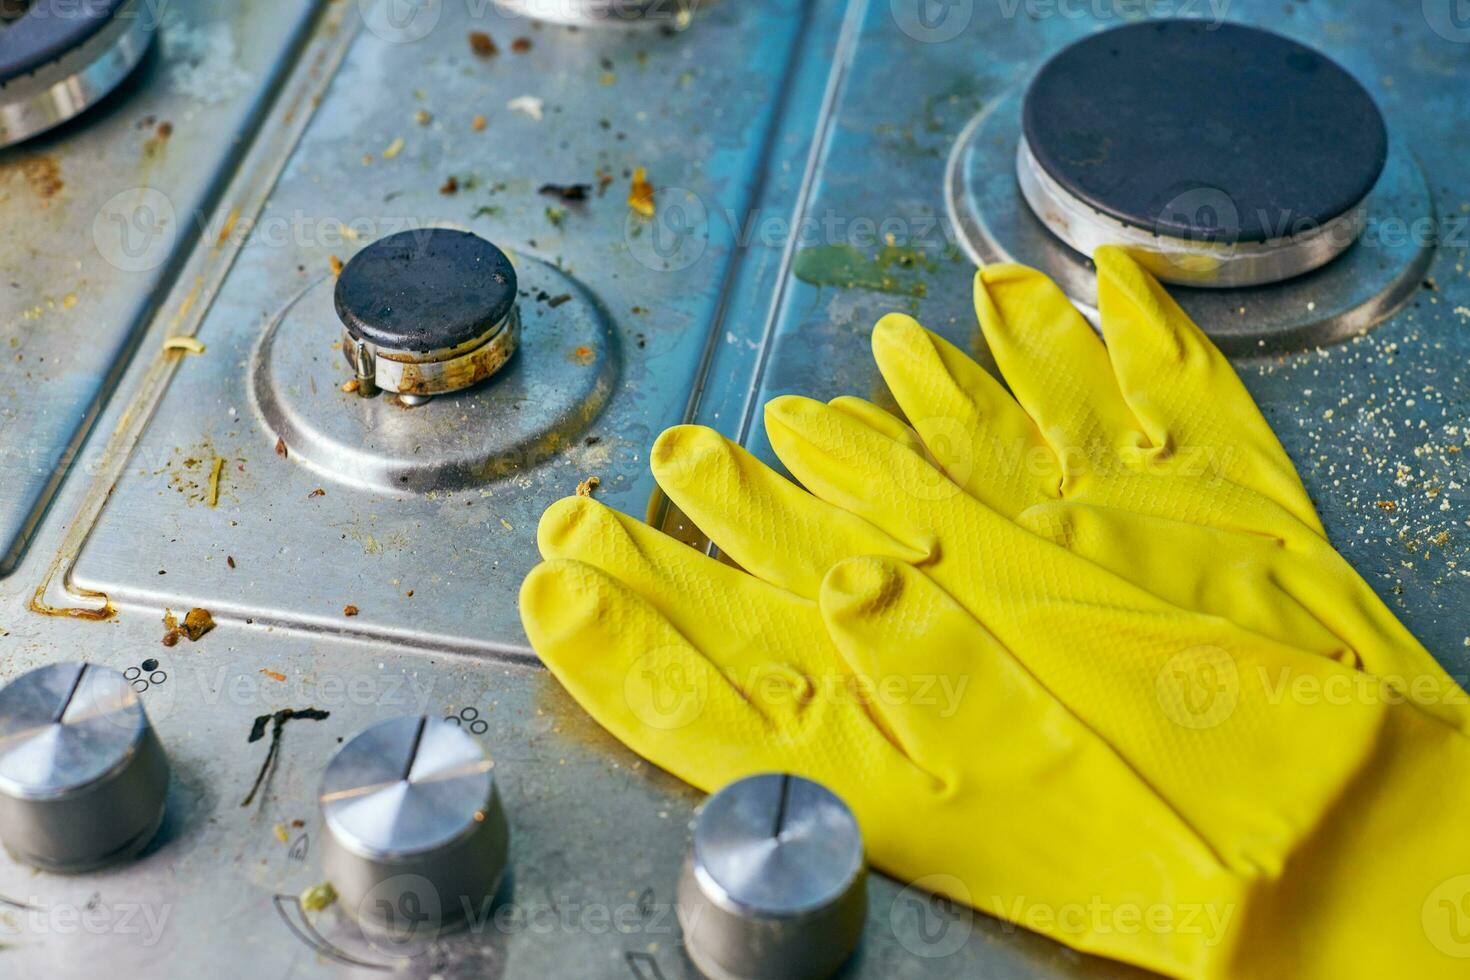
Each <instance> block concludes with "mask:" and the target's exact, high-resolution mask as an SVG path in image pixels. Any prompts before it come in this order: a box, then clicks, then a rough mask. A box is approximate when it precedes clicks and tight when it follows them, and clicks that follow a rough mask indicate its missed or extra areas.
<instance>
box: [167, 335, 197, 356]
mask: <svg viewBox="0 0 1470 980" xmlns="http://www.w3.org/2000/svg"><path fill="white" fill-rule="evenodd" d="M163 349H164V350H181V351H183V352H184V353H186V354H203V353H204V350H205V347H204V344H203V343H202V342H201V341H200V340H199V339H198V338H197V337H169V338H168V339H167V340H165V341H164V342H163Z"/></svg>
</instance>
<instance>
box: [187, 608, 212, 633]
mask: <svg viewBox="0 0 1470 980" xmlns="http://www.w3.org/2000/svg"><path fill="white" fill-rule="evenodd" d="M182 628H183V631H184V635H185V636H187V637H188V638H189V639H190V640H191V641H197V640H198V639H199V638H200V637H202V636H203V635H204V634H205V633H208V632H209V631H210V630H212V629H214V617H213V616H211V615H210V614H209V610H208V609H200V608H199V607H198V606H196V607H194V608H193V609H190V610H189V611H188V613H186V614H185V615H184V625H183V627H182Z"/></svg>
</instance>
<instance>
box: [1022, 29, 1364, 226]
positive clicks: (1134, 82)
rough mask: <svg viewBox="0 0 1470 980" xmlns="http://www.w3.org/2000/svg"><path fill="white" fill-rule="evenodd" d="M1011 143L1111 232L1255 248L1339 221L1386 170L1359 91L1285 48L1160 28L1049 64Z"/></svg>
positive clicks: (1277, 39)
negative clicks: (1019, 136) (1123, 228)
mask: <svg viewBox="0 0 1470 980" xmlns="http://www.w3.org/2000/svg"><path fill="white" fill-rule="evenodd" d="M1022 129H1023V132H1024V135H1025V139H1026V142H1027V144H1028V145H1029V147H1030V150H1031V152H1032V154H1033V155H1034V156H1035V158H1036V160H1037V162H1038V163H1039V164H1040V166H1041V168H1042V170H1043V171H1045V173H1046V174H1047V175H1048V176H1050V177H1051V178H1052V179H1053V180H1055V181H1056V182H1057V184H1058V185H1060V186H1061V188H1062V189H1063V190H1065V191H1067V192H1069V193H1070V194H1071V195H1072V196H1074V197H1076V198H1079V199H1081V200H1082V201H1084V202H1085V203H1087V204H1088V205H1090V206H1092V207H1094V208H1096V209H1097V210H1098V211H1100V212H1102V213H1104V214H1106V215H1109V216H1111V217H1113V218H1116V219H1118V220H1119V221H1122V222H1125V223H1127V224H1130V225H1134V226H1136V227H1140V228H1144V229H1148V230H1150V231H1153V232H1155V233H1157V234H1161V235H1169V236H1175V237H1180V238H1186V239H1194V240H1200V239H1220V238H1228V239H1230V240H1233V241H1239V242H1262V241H1268V240H1272V239H1280V238H1283V237H1287V236H1291V235H1294V234H1298V233H1300V232H1302V231H1305V230H1308V229H1311V228H1314V227H1317V226H1320V225H1322V224H1324V223H1326V222H1328V221H1331V220H1332V219H1333V218H1337V217H1339V216H1341V215H1343V214H1344V213H1346V212H1348V211H1350V210H1351V209H1352V208H1353V207H1354V206H1355V205H1357V204H1359V203H1360V202H1361V201H1362V200H1363V199H1364V198H1365V197H1366V196H1367V194H1368V192H1369V191H1370V190H1371V189H1372V187H1373V185H1374V183H1375V182H1376V181H1377V180H1378V176H1379V174H1380V173H1381V172H1382V170H1383V164H1384V160H1385V158H1386V157H1387V153H1388V136H1387V132H1386V130H1385V128H1384V124H1383V117H1382V115H1381V114H1380V113H1379V111H1378V107H1377V106H1376V105H1374V103H1373V99H1372V98H1371V97H1370V96H1369V95H1368V92H1367V91H1366V90H1365V89H1364V88H1363V86H1362V85H1360V84H1359V83H1358V82H1357V80H1355V79H1354V78H1353V77H1352V76H1351V75H1349V74H1348V73H1347V72H1346V71H1344V70H1343V69H1342V68H1341V67H1339V66H1338V65H1337V64H1335V63H1334V62H1332V61H1331V60H1329V59H1328V58H1326V57H1325V56H1323V55H1322V54H1319V53H1318V52H1316V51H1313V50H1312V49H1311V48H1308V47H1305V46H1303V45H1301V44H1298V43H1296V42H1295V41H1292V40H1289V39H1287V38H1284V37H1281V36H1280V35H1277V34H1271V33H1269V32H1267V31H1262V30H1257V29H1255V28H1251V27H1243V26H1240V25H1236V24H1218V23H1210V22H1206V21H1196V20H1161V21H1149V22H1146V23H1139V24H1131V25H1129V26H1127V27H1120V28H1117V29H1115V30H1110V31H1105V32H1102V33H1100V34H1095V35H1093V36H1091V37H1088V38H1085V39H1084V40H1082V41H1078V42H1077V43H1075V44H1073V45H1071V46H1070V47H1068V48H1066V49H1064V50H1063V51H1061V52H1060V53H1058V54H1057V55H1056V56H1055V57H1053V58H1052V59H1051V60H1050V61H1049V62H1047V63H1046V65H1045V66H1043V67H1042V69H1041V71H1040V73H1039V74H1038V75H1037V76H1036V78H1035V80H1034V81H1033V82H1032V83H1031V87H1030V89H1029V90H1028V91H1027V93H1026V99H1025V106H1024V109H1023V112H1022Z"/></svg>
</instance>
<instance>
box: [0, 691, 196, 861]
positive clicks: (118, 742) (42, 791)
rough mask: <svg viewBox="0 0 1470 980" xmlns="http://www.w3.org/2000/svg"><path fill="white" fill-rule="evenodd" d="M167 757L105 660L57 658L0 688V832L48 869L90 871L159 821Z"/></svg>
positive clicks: (131, 848)
mask: <svg viewBox="0 0 1470 980" xmlns="http://www.w3.org/2000/svg"><path fill="white" fill-rule="evenodd" d="M168 780H169V768H168V758H167V757H166V756H165V755H164V754H163V746H162V745H161V744H160V743H159V741H158V736H157V735H155V734H154V733H153V726H152V725H150V724H149V723H148V716H147V714H145V713H144V711H143V705H142V703H141V702H140V701H139V700H138V695H137V693H136V692H135V691H134V690H133V688H132V685H130V684H129V683H128V682H127V681H126V680H124V679H123V675H122V674H120V673H118V672H117V671H115V670H113V669H112V668H110V667H102V666H99V665H97V664H87V663H62V664H52V665H50V666H47V667H41V668H38V669H36V670H33V671H30V672H29V673H26V674H23V675H21V676H20V677H19V678H17V679H16V680H14V681H12V682H10V683H9V684H8V685H6V686H5V688H4V689H3V690H0V840H3V841H4V843H5V847H6V849H7V850H9V851H10V853H11V854H12V855H13V856H14V857H15V858H16V859H18V860H21V861H24V862H26V863H27V864H32V865H35V866H36V867H39V868H44V869H46V870H48V871H61V872H78V871H89V870H92V869H94V868H98V867H101V866H102V865H104V864H110V863H112V862H114V861H120V860H122V859H124V858H127V857H131V856H132V855H134V854H136V853H137V852H138V851H140V850H142V849H143V847H144V845H146V844H147V843H148V842H149V841H150V840H152V838H153V835H154V834H155V833H156V832H157V831H158V826H159V824H160V823H161V822H162V821H163V805H164V798H165V797H166V796H167V794H168Z"/></svg>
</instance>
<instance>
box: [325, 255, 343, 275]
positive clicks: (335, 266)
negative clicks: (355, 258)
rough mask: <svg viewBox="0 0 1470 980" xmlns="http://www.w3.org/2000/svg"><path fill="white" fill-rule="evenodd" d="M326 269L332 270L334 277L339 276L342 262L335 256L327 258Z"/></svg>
mask: <svg viewBox="0 0 1470 980" xmlns="http://www.w3.org/2000/svg"><path fill="white" fill-rule="evenodd" d="M327 267H328V268H330V269H331V270H332V275H334V276H340V275H341V274H342V260H341V259H339V258H337V256H335V255H328V256H327Z"/></svg>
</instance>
